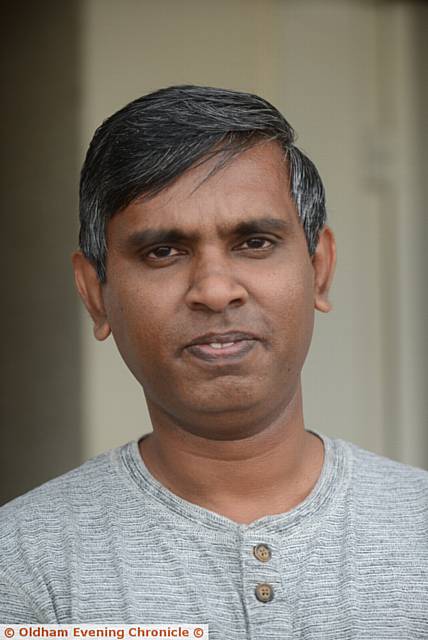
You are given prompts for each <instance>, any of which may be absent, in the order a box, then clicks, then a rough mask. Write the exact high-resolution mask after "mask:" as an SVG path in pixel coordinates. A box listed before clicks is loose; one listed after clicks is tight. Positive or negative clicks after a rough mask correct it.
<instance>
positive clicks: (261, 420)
mask: <svg viewBox="0 0 428 640" xmlns="http://www.w3.org/2000/svg"><path fill="white" fill-rule="evenodd" d="M293 140H294V138H293V130H292V129H291V127H290V125H289V124H288V123H287V122H286V120H285V119H284V118H283V116H282V115H281V114H280V113H279V112H278V111H277V110H276V109H275V108H274V107H273V106H272V105H270V104H269V103H267V102H266V101H265V100H263V99H261V98H259V97H257V96H254V95H249V94H245V93H239V92H235V91H226V90H223V89H212V88H206V87H195V86H183V87H171V88H168V89H163V90H160V91H158V92H156V93H153V94H151V95H148V96H145V97H143V98H140V99H138V100H136V101H134V102H133V103H131V104H129V105H127V106H126V107H124V108H123V109H122V110H121V111H119V112H118V113H116V114H114V115H113V116H111V117H110V118H109V119H108V120H106V121H105V122H104V123H103V124H102V125H101V127H100V128H99V129H98V130H97V131H96V133H95V136H94V138H93V140H92V142H91V145H90V148H89V151H88V154H87V157H86V160H85V164H84V167H83V171H82V178H81V214H80V215H81V232H80V248H81V251H80V252H76V253H75V254H74V256H73V265H74V270H75V277H76V284H77V288H78V290H79V293H80V295H81V297H82V300H83V302H84V304H85V305H86V307H87V309H88V311H89V313H90V315H91V317H92V319H93V324H94V333H95V337H96V338H97V339H98V340H105V339H106V338H107V337H108V336H109V334H110V333H112V334H113V337H114V339H115V341H116V344H117V347H118V349H119V351H120V353H121V355H122V357H123V359H124V361H125V362H126V364H127V366H128V367H129V369H130V371H131V372H132V373H133V374H134V376H135V377H136V378H137V380H138V381H139V382H140V383H141V385H142V387H143V390H144V393H145V396H146V400H147V405H148V409H149V412H150V417H151V421H152V425H153V433H151V434H150V435H147V436H145V437H143V438H141V439H140V440H139V441H138V442H131V443H128V444H126V445H124V446H122V447H120V448H118V449H116V450H113V451H111V452H108V453H106V454H103V455H100V456H98V457H97V458H95V459H93V460H91V461H89V462H87V463H86V464H84V465H83V466H82V467H80V468H79V469H76V470H74V471H72V472H70V473H67V474H65V475H64V476H62V477H60V478H57V479H55V480H53V481H51V482H48V483H46V484H45V485H43V486H42V487H40V488H38V489H36V490H33V491H32V492H30V493H29V494H26V495H25V496H22V497H20V498H18V499H17V500H15V501H13V502H11V503H9V505H6V506H5V507H3V509H2V510H1V512H0V513H1V528H0V540H1V546H2V555H1V561H0V581H1V586H0V621H1V622H8V623H12V622H15V623H18V622H27V623H29V622H33V623H34V622H44V623H73V622H82V623H83V622H86V623H100V624H106V623H119V622H122V623H129V624H131V623H137V622H138V623H146V624H149V623H164V624H171V623H182V622H186V623H195V624H198V623H200V624H202V623H203V624H208V625H209V632H210V638H212V639H214V640H220V639H227V640H235V639H236V640H238V639H239V640H242V639H243V638H257V639H258V640H259V639H260V640H267V639H268V638H269V639H270V640H272V639H281V640H284V639H286V638H305V639H312V638H319V639H321V638H322V639H323V640H325V639H326V638H335V639H336V638H337V639H339V638H340V639H345V638H370V639H375V638H376V640H377V639H380V638H385V639H386V638H387V639H388V640H391V639H393V638H397V639H398V638H400V639H403V638H409V639H410V638H412V639H415V638H426V637H428V593H427V586H428V537H427V536H428V495H427V494H428V472H426V471H423V470H422V469H416V468H413V467H410V466H407V465H404V464H400V463H398V462H394V461H392V460H388V459H386V458H383V457H381V456H378V455H375V454H373V453H370V452H368V451H365V450H363V449H361V448H359V447H357V446H356V445H353V444H351V443H347V442H345V441H343V440H340V439H332V438H328V437H327V436H325V435H322V434H319V433H317V432H315V431H310V430H306V429H305V425H304V421H303V412H302V394H301V382H300V376H301V370H302V367H303V363H304V360H305V357H306V354H307V351H308V348H309V344H310V340H311V336H312V329H313V321H314V309H318V310H319V311H322V312H328V311H329V309H330V303H329V300H328V293H329V288H330V285H331V281H332V277H333V271H334V267H335V242H334V237H333V233H332V231H331V230H330V229H329V227H328V226H327V225H326V224H325V222H326V215H325V202H324V190H323V186H322V183H321V180H320V177H319V175H318V173H317V170H316V169H315V167H314V165H313V164H312V162H311V161H310V160H309V159H308V158H307V157H305V156H304V154H302V152H301V151H299V150H298V149H297V147H296V146H295V145H294V142H293ZM124 411H125V408H124Z"/></svg>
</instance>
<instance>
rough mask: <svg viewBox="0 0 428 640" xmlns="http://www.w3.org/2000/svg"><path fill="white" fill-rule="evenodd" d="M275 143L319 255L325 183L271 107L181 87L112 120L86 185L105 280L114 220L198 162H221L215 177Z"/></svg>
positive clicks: (89, 160) (84, 212) (97, 144)
mask: <svg viewBox="0 0 428 640" xmlns="http://www.w3.org/2000/svg"><path fill="white" fill-rule="evenodd" d="M268 140H270V141H276V142H277V144H278V145H279V146H280V148H281V149H282V151H283V157H284V162H286V163H287V167H288V176H289V184H290V190H291V195H292V197H293V200H294V202H295V204H296V207H297V211H298V213H299V216H300V220H301V222H302V226H303V229H304V232H305V234H306V239H307V243H308V249H309V253H310V255H313V253H314V251H315V247H316V244H317V240H318V234H319V231H320V229H321V228H322V226H323V225H324V224H325V222H326V209H325V196H324V188H323V184H322V181H321V178H320V176H319V174H318V171H317V169H316V167H315V166H314V164H313V163H312V162H311V160H309V158H307V157H306V156H305V155H304V154H303V153H302V152H301V151H300V149H298V148H297V147H296V146H295V145H294V130H293V129H292V127H291V126H290V125H289V124H288V122H287V121H286V120H285V118H284V117H283V116H282V114H281V113H280V112H279V111H278V110H277V109H276V108H275V107H274V106H273V105H271V104H270V103H269V102H267V101H266V100H264V99H263V98H260V97H258V96H256V95H253V94H249V93H243V92H238V91H230V90H227V89H217V88H211V87H198V86H178V87H169V88H167V89H161V90H159V91H156V92H154V93H151V94H149V95H146V96H143V97H141V98H138V99H137V100H134V101H133V102H131V103H130V104H128V105H126V106H125V107H124V108H123V109H121V110H120V111H118V112H117V113H115V114H113V115H112V116H111V117H110V118H108V119H107V120H106V121H105V122H104V123H103V124H102V125H101V126H100V127H99V128H98V129H97V131H96V132H95V135H94V137H93V139H92V142H91V144H90V147H89V150H88V153H87V156H86V160H85V163H84V165H83V169H82V175H81V185H80V224H81V230H80V237H79V240H80V248H81V250H82V252H83V254H84V255H85V256H86V257H87V258H88V259H89V260H91V261H92V262H93V264H94V265H95V267H96V270H97V273H98V276H99V278H100V280H101V282H104V281H105V279H106V267H105V262H106V240H105V228H106V224H107V222H108V220H109V219H110V218H111V217H112V216H113V215H115V214H117V213H118V212H120V211H121V210H123V209H124V208H125V207H126V206H127V205H128V204H130V203H131V202H132V201H133V200H134V199H135V198H137V197H140V196H146V197H147V198H149V197H150V196H153V195H155V194H157V193H159V192H161V191H162V190H163V189H164V188H166V187H167V186H168V185H170V184H171V183H172V182H173V181H174V180H176V179H177V178H179V177H180V176H181V175H183V174H184V173H185V172H186V171H187V170H188V169H189V167H191V166H194V165H195V164H197V163H198V162H205V161H206V160H207V159H208V158H210V157H214V158H216V162H215V164H214V167H213V172H215V171H216V170H217V169H218V168H219V167H221V166H224V165H225V164H226V163H227V162H228V161H229V160H231V159H232V158H234V157H236V155H237V154H239V153H241V152H242V151H243V150H245V149H248V148H250V147H251V146H253V145H256V144H258V143H260V142H261V141H268ZM284 178H286V176H285V174H284ZM285 185H286V183H285Z"/></svg>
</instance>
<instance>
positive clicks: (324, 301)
mask: <svg viewBox="0 0 428 640" xmlns="http://www.w3.org/2000/svg"><path fill="white" fill-rule="evenodd" d="M312 266H313V268H314V292H315V299H314V301H315V309H318V311H323V312H324V313H328V312H329V311H331V308H332V306H331V303H330V301H329V299H328V294H329V291H330V286H331V283H332V281H333V276H334V270H335V267H336V241H335V239H334V234H333V231H332V230H331V229H330V227H328V226H327V225H324V227H323V228H322V229H321V231H320V234H319V238H318V244H317V248H316V250H315V253H314V255H313V256H312Z"/></svg>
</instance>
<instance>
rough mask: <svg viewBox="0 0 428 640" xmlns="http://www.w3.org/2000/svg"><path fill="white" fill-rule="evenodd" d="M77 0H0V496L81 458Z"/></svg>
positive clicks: (10, 495) (24, 487)
mask: <svg viewBox="0 0 428 640" xmlns="http://www.w3.org/2000/svg"><path fill="white" fill-rule="evenodd" d="M78 8H79V7H78V2H75V1H74V0H68V2H67V3H61V2H55V1H54V0H46V1H45V2H41V3H38V2H28V3H24V5H22V3H15V2H13V1H12V2H3V3H2V9H1V13H2V21H1V22H2V46H3V55H2V61H3V62H2V65H3V69H2V78H3V88H4V90H5V91H4V97H3V101H2V104H1V110H2V124H3V134H2V158H1V175H2V179H3V182H4V183H3V188H2V194H3V204H2V210H3V221H2V227H3V235H2V237H3V242H2V263H3V266H2V276H3V277H2V280H3V286H4V292H3V296H2V298H3V300H2V301H3V313H2V315H1V329H2V330H1V335H2V349H3V355H2V359H1V360H2V373H1V375H2V378H3V380H2V386H3V394H2V401H1V444H0V503H4V502H6V501H8V500H10V499H11V498H13V497H14V496H16V495H19V494H21V493H23V492H25V491H27V490H29V489H31V488H33V487H35V486H36V485H38V484H40V483H42V482H43V481H45V480H47V479H49V478H51V477H54V476H56V475H58V474H60V473H62V472H64V471H66V470H68V469H70V468H72V467H74V466H76V465H77V464H78V463H79V462H80V459H81V451H80V450H81V446H80V415H79V413H80V398H79V373H80V362H79V359H80V354H79V305H78V300H77V296H76V295H75V293H74V288H73V281H72V275H71V267H70V255H71V252H72V250H73V248H74V247H75V246H76V236H77V215H76V211H77V187H78V171H79V167H78V160H79V146H78V145H79V121H78V119H79V97H80V96H79V72H80V68H79V66H80V65H79V43H78V41H77V40H78V34H79V29H78V26H79V25H78Z"/></svg>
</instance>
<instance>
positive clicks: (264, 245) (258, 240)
mask: <svg viewBox="0 0 428 640" xmlns="http://www.w3.org/2000/svg"><path fill="white" fill-rule="evenodd" d="M244 245H247V247H245V246H244ZM274 245H275V242H274V241H273V240H271V239H269V238H263V237H261V236H255V237H254V238H248V240H245V242H243V243H242V244H241V245H239V248H240V249H259V250H260V249H261V250H263V249H271V248H272V247H273V246H274Z"/></svg>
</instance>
